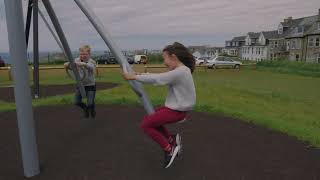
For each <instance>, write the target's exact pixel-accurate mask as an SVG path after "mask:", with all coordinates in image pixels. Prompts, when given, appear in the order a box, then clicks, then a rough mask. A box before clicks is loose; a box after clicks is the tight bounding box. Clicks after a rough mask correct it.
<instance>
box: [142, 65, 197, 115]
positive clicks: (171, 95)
mask: <svg viewBox="0 0 320 180" xmlns="http://www.w3.org/2000/svg"><path fill="white" fill-rule="evenodd" d="M136 80H137V81H139V82H142V83H148V84H152V85H156V86H157V85H168V94H167V97H166V102H165V106H166V107H168V108H170V109H173V110H178V111H190V110H192V108H193V106H194V105H195V103H196V90H195V86H194V82H193V78H192V74H191V71H190V69H189V68H188V67H186V66H179V67H177V68H175V69H174V70H171V71H168V72H165V73H159V74H152V73H146V74H141V75H137V78H136Z"/></svg>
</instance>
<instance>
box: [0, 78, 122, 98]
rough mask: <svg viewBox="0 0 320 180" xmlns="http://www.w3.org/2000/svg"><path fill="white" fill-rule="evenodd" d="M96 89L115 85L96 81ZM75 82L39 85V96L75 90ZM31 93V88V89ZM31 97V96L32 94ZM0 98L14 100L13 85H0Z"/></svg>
mask: <svg viewBox="0 0 320 180" xmlns="http://www.w3.org/2000/svg"><path fill="white" fill-rule="evenodd" d="M96 86H97V90H103V89H110V88H114V87H116V86H117V84H114V83H100V82H99V83H97V84H96ZM75 88H76V85H75V84H66V85H46V86H44V85H40V97H49V96H56V95H63V94H69V93H73V92H75ZM31 91H32V93H33V89H31ZM32 97H33V96H32ZM0 100H1V101H7V102H14V101H15V99H14V88H13V87H0Z"/></svg>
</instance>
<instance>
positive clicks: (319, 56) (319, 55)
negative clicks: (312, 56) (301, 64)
mask: <svg viewBox="0 0 320 180" xmlns="http://www.w3.org/2000/svg"><path fill="white" fill-rule="evenodd" d="M317 61H318V63H320V53H319V54H318V57H317Z"/></svg>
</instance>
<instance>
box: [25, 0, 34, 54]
mask: <svg viewBox="0 0 320 180" xmlns="http://www.w3.org/2000/svg"><path fill="white" fill-rule="evenodd" d="M31 16H32V0H29V2H28V11H27V21H26V30H25V33H26V44H27V48H28V44H29V34H30V24H31Z"/></svg>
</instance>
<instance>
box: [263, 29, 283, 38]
mask: <svg viewBox="0 0 320 180" xmlns="http://www.w3.org/2000/svg"><path fill="white" fill-rule="evenodd" d="M261 33H262V34H263V36H264V38H265V39H278V38H281V37H282V34H279V33H278V31H262V32H261Z"/></svg>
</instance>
